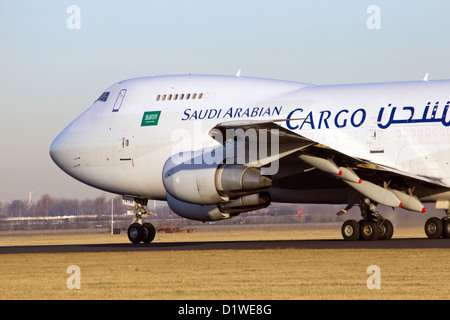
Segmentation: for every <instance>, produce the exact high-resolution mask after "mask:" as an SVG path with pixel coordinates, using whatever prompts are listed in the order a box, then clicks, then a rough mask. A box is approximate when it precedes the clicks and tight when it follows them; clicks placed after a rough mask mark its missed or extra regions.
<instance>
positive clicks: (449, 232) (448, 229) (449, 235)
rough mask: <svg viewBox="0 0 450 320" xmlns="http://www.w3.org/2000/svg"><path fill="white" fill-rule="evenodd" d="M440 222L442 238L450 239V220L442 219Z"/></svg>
mask: <svg viewBox="0 0 450 320" xmlns="http://www.w3.org/2000/svg"><path fill="white" fill-rule="evenodd" d="M442 222H443V224H444V231H443V233H442V237H443V238H446V239H450V219H444V220H443V221H442Z"/></svg>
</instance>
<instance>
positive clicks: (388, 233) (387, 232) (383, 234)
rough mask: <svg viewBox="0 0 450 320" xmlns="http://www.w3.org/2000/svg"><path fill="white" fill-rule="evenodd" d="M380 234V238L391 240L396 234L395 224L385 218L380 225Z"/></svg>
mask: <svg viewBox="0 0 450 320" xmlns="http://www.w3.org/2000/svg"><path fill="white" fill-rule="evenodd" d="M379 227H380V236H379V238H378V239H379V240H391V239H392V236H393V235H394V226H393V225H392V222H391V221H389V220H387V219H386V220H384V221H383V222H382V223H381V224H380V225H379Z"/></svg>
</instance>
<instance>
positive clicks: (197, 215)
mask: <svg viewBox="0 0 450 320" xmlns="http://www.w3.org/2000/svg"><path fill="white" fill-rule="evenodd" d="M167 203H168V204H169V207H170V209H171V210H172V211H173V212H175V213H176V214H178V215H179V216H181V217H183V218H186V219H191V220H198V221H218V220H223V219H228V218H229V217H230V215H229V214H223V213H222V212H220V210H219V208H218V207H217V206H216V205H214V204H213V205H200V204H193V203H188V202H184V201H180V200H178V199H176V198H174V197H172V196H171V195H170V194H169V193H167Z"/></svg>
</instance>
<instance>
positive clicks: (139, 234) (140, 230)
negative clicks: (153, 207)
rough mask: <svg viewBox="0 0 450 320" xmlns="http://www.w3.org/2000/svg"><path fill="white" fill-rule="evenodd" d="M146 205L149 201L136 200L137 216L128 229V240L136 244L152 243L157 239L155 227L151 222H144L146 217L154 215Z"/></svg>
mask: <svg viewBox="0 0 450 320" xmlns="http://www.w3.org/2000/svg"><path fill="white" fill-rule="evenodd" d="M146 204H147V200H135V203H134V207H135V209H136V214H135V216H134V220H133V222H132V223H131V225H130V226H129V227H128V239H129V240H130V241H131V242H132V243H135V244H137V243H140V242H144V243H150V242H152V241H153V239H155V235H156V230H155V227H154V226H153V225H152V224H151V223H149V222H145V223H143V222H142V218H143V217H144V216H147V215H151V214H152V212H151V211H148V210H147V209H146V208H145V206H146Z"/></svg>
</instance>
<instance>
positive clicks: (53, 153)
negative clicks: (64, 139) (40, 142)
mask: <svg viewBox="0 0 450 320" xmlns="http://www.w3.org/2000/svg"><path fill="white" fill-rule="evenodd" d="M49 154H50V158H52V160H53V162H54V163H55V164H56V165H57V166H58V167H60V168H61V169H63V167H62V162H63V161H62V160H63V159H62V152H61V134H59V135H58V136H57V137H56V138H55V139H54V140H53V142H52V144H51V145H50V150H49Z"/></svg>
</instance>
